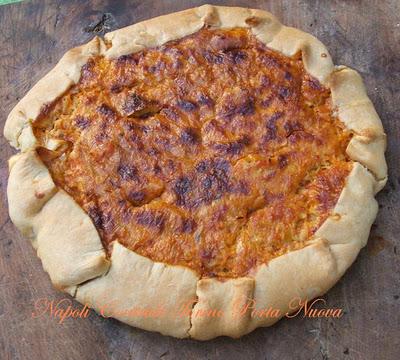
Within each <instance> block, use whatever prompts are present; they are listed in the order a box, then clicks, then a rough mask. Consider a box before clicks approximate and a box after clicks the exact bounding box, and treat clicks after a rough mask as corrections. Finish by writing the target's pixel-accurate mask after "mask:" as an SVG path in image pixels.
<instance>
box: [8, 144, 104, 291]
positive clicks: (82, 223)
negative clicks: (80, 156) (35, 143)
mask: <svg viewBox="0 0 400 360" xmlns="http://www.w3.org/2000/svg"><path fill="white" fill-rule="evenodd" d="M11 165H12V167H11V169H10V176H9V181H8V188H7V194H8V199H9V202H10V217H11V220H12V221H13V222H14V224H15V225H16V226H17V227H18V228H19V229H20V230H21V232H22V233H24V234H25V235H27V236H28V237H29V238H31V240H32V244H33V246H34V247H35V249H36V250H37V254H38V256H39V258H40V259H41V260H42V264H43V267H44V269H45V270H46V271H47V272H48V273H49V275H50V278H51V280H52V282H53V284H54V285H55V286H56V287H58V288H61V289H63V288H67V287H73V286H76V285H78V284H80V283H82V282H84V281H86V280H89V279H92V278H94V277H96V276H99V275H102V274H104V273H105V272H106V271H107V268H108V266H109V262H108V260H107V259H106V254H105V251H104V248H103V246H102V244H101V241H100V238H99V235H98V234H97V231H96V229H95V227H94V225H93V223H92V221H91V220H90V218H89V217H88V216H87V215H86V214H85V213H84V212H83V210H82V209H81V208H80V207H79V206H78V205H77V204H76V203H75V202H74V200H73V199H72V198H71V197H70V196H69V195H67V194H66V193H65V192H64V191H63V190H59V189H57V188H56V186H55V185H54V183H53V181H52V179H51V177H50V174H49V172H48V170H47V168H46V167H45V166H44V165H43V163H42V162H41V160H40V159H39V157H38V156H37V154H36V151H35V150H29V151H27V152H25V153H22V154H20V155H18V157H17V158H14V159H13V160H12V162H11ZM60 219H62V221H60Z"/></svg>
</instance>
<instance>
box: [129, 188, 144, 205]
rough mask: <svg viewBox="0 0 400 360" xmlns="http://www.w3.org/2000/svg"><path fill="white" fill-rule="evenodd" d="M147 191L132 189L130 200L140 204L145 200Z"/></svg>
mask: <svg viewBox="0 0 400 360" xmlns="http://www.w3.org/2000/svg"><path fill="white" fill-rule="evenodd" d="M145 199H146V193H145V192H144V191H131V192H129V194H128V200H129V202H130V203H131V204H132V205H134V206H140V205H142V204H143V203H144V202H145Z"/></svg>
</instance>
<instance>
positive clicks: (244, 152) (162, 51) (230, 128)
mask: <svg viewBox="0 0 400 360" xmlns="http://www.w3.org/2000/svg"><path fill="white" fill-rule="evenodd" d="M333 110H334V109H333V108H332V105H331V96H330V91H329V89H327V88H325V87H324V86H322V85H321V84H320V83H319V82H318V81H317V80H316V79H315V78H313V77H311V76H310V75H309V74H307V72H306V71H305V69H304V66H303V62H302V59H301V54H300V53H299V54H296V55H295V56H293V57H287V56H283V55H282V54H280V53H278V52H276V51H273V50H271V49H269V48H268V47H267V46H265V45H264V44H262V43H261V42H260V41H258V40H257V39H256V38H255V37H254V36H253V35H252V34H251V31H249V30H247V29H243V28H235V29H230V30H213V29H202V30H200V31H198V32H196V33H195V34H193V35H190V36H187V37H185V38H182V39H180V40H177V41H172V42H169V43H167V44H165V45H163V46H160V47H157V48H153V49H146V50H144V51H141V52H138V53H135V54H131V55H126V56H121V57H119V58H117V59H112V60H110V59H106V58H104V57H100V56H98V57H93V58H91V59H90V60H89V61H88V62H87V63H86V64H85V65H84V66H83V68H82V71H81V78H80V81H79V83H78V84H76V85H74V86H72V87H71V88H70V89H69V90H68V91H67V92H66V93H65V94H63V95H62V96H61V97H60V98H59V99H58V100H57V101H55V102H54V103H52V104H49V105H48V106H46V107H44V108H43V110H42V112H41V115H40V117H39V118H38V119H37V120H36V121H35V123H34V124H33V126H34V133H35V136H36V137H37V139H38V141H39V144H40V147H39V148H38V154H39V156H40V157H41V159H42V160H43V162H44V163H45V164H46V166H47V167H48V169H49V171H50V173H51V175H52V178H53V180H54V182H55V183H56V184H57V186H59V187H61V188H62V189H64V190H65V191H66V192H67V193H68V194H70V195H71V196H72V197H73V198H74V199H75V201H76V202H77V203H78V204H79V205H80V206H81V207H82V208H83V209H84V211H85V212H86V213H87V214H88V215H89V216H90V217H91V219H92V220H93V223H94V225H95V226H96V228H97V230H98V232H99V234H100V237H101V240H102V242H103V245H104V247H105V249H106V251H107V253H108V254H110V253H111V251H112V243H113V242H114V241H119V242H120V243H121V244H123V245H124V246H126V247H127V248H129V249H131V250H133V251H135V252H136V253H138V254H140V255H143V256H145V257H148V258H150V259H152V260H154V261H159V262H163V263H167V264H171V265H182V266H186V267H189V268H191V269H193V270H194V271H196V272H197V273H198V274H199V275H201V276H203V277H217V276H218V277H239V276H244V275H246V274H249V273H251V271H252V270H253V269H255V268H256V267H257V266H258V265H260V264H263V263H267V262H268V261H269V260H271V259H273V258H275V257H277V256H280V255H282V254H284V253H287V252H289V251H293V250H296V249H300V248H303V247H304V246H306V245H307V244H308V242H309V240H310V238H311V237H312V236H313V234H314V233H315V232H316V230H317V229H318V228H319V226H320V225H321V224H322V223H323V222H324V221H325V220H326V219H327V217H328V216H329V215H330V214H332V209H333V208H334V206H335V204H336V202H337V200H338V197H339V195H340V193H341V190H342V188H343V186H344V184H345V179H346V177H347V176H348V174H349V172H350V170H351V167H352V162H351V160H350V159H349V158H348V157H347V156H346V153H345V150H346V147H347V144H348V142H349V140H350V138H351V133H350V132H348V131H347V130H345V129H344V125H343V124H342V123H341V122H340V121H339V119H338V118H337V117H336V116H335V115H334V112H333Z"/></svg>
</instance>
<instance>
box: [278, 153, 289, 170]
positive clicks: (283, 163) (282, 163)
mask: <svg viewBox="0 0 400 360" xmlns="http://www.w3.org/2000/svg"><path fill="white" fill-rule="evenodd" d="M288 163H289V159H288V157H287V156H286V155H279V157H278V166H279V168H280V169H283V168H285V167H286V166H287V165H288Z"/></svg>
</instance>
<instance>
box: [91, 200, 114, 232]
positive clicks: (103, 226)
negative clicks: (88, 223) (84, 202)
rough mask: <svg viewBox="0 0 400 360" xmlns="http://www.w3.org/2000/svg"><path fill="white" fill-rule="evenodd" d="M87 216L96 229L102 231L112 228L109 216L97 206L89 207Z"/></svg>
mask: <svg viewBox="0 0 400 360" xmlns="http://www.w3.org/2000/svg"><path fill="white" fill-rule="evenodd" d="M88 214H89V216H90V218H91V219H92V221H93V223H94V225H95V227H96V228H97V229H99V230H103V231H104V230H107V229H108V228H109V227H110V226H112V217H111V214H107V213H105V212H103V211H102V210H101V209H100V208H99V207H98V206H92V207H90V208H89V210H88Z"/></svg>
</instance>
